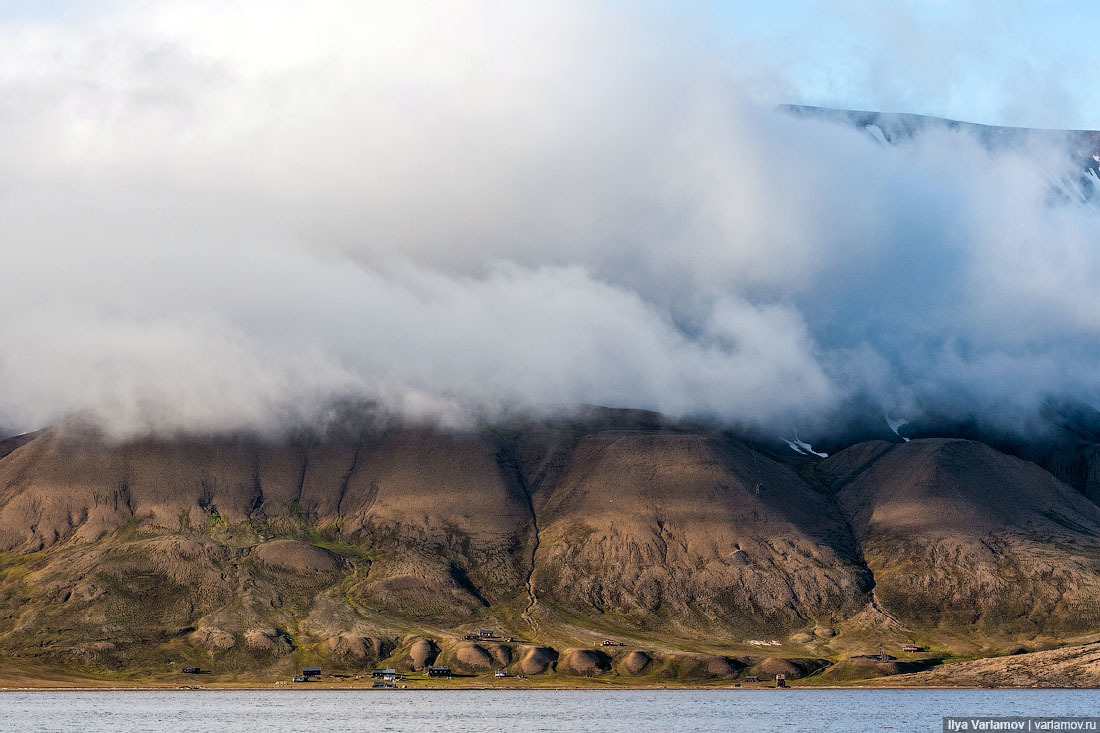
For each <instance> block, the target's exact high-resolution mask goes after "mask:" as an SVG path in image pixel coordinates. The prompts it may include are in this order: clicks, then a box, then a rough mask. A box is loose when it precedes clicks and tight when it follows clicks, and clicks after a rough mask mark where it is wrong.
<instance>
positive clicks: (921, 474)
mask: <svg viewBox="0 0 1100 733" xmlns="http://www.w3.org/2000/svg"><path fill="white" fill-rule="evenodd" d="M764 445H765V444H764V443H763V442H754V441H749V440H747V439H744V438H741V439H738V438H737V437H734V436H733V435H732V434H730V433H727V432H724V431H720V430H714V429H708V428H703V427H699V426H695V425H691V424H684V423H676V422H673V421H666V420H663V419H660V418H659V417H657V416H653V415H651V414H647V413H639V412H616V411H605V412H602V413H598V414H597V413H594V414H590V415H588V416H587V417H585V418H583V419H578V420H574V421H546V422H541V423H534V422H532V423H525V424H521V425H510V426H497V427H494V428H484V429H479V430H473V431H467V432H453V431H452V432H448V431H442V430H439V429H431V428H424V427H400V426H392V425H389V426H378V425H373V424H371V423H369V422H367V423H365V424H364V425H360V426H355V427H354V429H352V428H347V427H345V428H343V429H340V430H334V431H332V433H331V434H328V435H325V436H301V437H299V438H295V439H288V440H283V441H279V442H269V441H264V440H260V439H258V438H250V437H222V438H214V437H211V438H204V439H198V438H189V439H184V438H180V439H165V440H153V439H146V440H138V441H132V442H126V443H110V442H107V441H105V440H103V439H101V438H98V437H97V436H95V435H94V434H90V433H87V432H82V431H80V430H76V429H67V428H59V429H51V430H46V431H43V432H41V433H37V434H32V435H27V436H21V437H19V438H17V439H12V440H9V441H5V442H3V443H0V446H3V450H2V451H0V455H2V457H0V679H3V678H4V676H5V675H8V676H11V675H14V674H15V672H14V671H12V670H24V672H23V674H25V670H26V669H27V665H32V666H33V668H34V669H38V670H54V673H57V674H60V672H56V671H57V670H65V674H70V673H71V674H73V675H78V676H79V677H80V679H87V678H98V679H103V678H110V679H118V678H119V677H122V678H127V677H129V678H133V679H139V680H168V681H172V680H175V679H179V677H178V672H176V671H173V670H179V669H182V668H183V667H196V666H197V667H201V668H204V669H210V670H212V671H213V672H214V673H216V674H217V675H219V676H218V677H216V679H218V680H223V681H227V680H238V681H248V680H252V681H261V680H269V679H274V678H278V677H280V676H285V675H288V674H290V672H291V671H292V670H293V669H295V668H297V667H299V666H301V665H302V664H308V663H316V664H321V665H323V666H324V667H325V668H326V669H328V670H336V671H339V670H344V671H346V672H347V673H353V672H358V671H361V670H363V669H365V668H369V667H371V666H372V665H375V664H384V665H387V666H394V667H396V668H398V669H405V670H413V669H418V668H423V667H424V666H425V665H426V664H428V663H430V662H433V661H438V662H441V663H447V664H449V665H451V666H452V667H454V668H455V669H456V670H461V671H463V672H465V673H469V674H478V673H482V674H484V673H487V672H489V671H491V670H492V669H496V668H506V669H508V670H510V671H511V672H524V673H526V674H534V673H545V674H548V675H550V676H551V679H556V678H558V677H560V678H561V679H563V680H564V679H573V678H575V677H577V676H589V675H606V676H609V678H612V679H617V678H623V679H630V680H633V681H635V682H642V683H654V684H655V683H662V684H664V683H667V682H673V681H693V680H694V681H703V680H707V679H733V678H740V677H743V676H746V675H748V674H752V673H760V671H761V670H769V669H779V668H780V667H782V668H783V669H784V670H787V671H788V672H789V674H790V676H791V678H794V677H798V676H802V675H804V674H811V673H815V672H817V671H819V670H820V669H822V668H823V667H825V666H827V665H829V664H832V663H835V662H840V663H842V664H846V665H848V666H847V667H845V668H844V669H849V668H851V669H855V668H858V669H864V671H865V673H866V674H877V673H879V672H876V671H875V670H878V668H879V667H882V666H883V665H881V664H878V663H875V664H870V665H868V664H862V663H859V662H858V659H859V657H860V655H866V654H869V653H877V652H878V650H879V648H880V647H882V646H884V645H885V646H888V647H889V648H890V649H894V650H897V649H900V647H901V646H902V645H903V644H907V643H914V644H919V645H921V646H929V647H931V651H930V652H927V653H919V654H916V655H907V657H906V660H907V661H906V662H905V664H901V663H899V664H897V665H895V666H894V667H891V668H890V669H891V670H892V671H895V672H905V671H910V670H912V669H919V668H921V667H922V666H927V665H930V664H934V663H936V662H938V661H940V660H942V659H944V658H948V659H950V658H951V657H952V656H955V655H967V656H970V657H973V656H980V655H986V654H999V653H1004V652H1007V651H1009V650H1012V649H1016V648H1019V647H1021V646H1030V647H1033V648H1041V647H1042V646H1043V645H1046V646H1050V645H1060V644H1063V643H1068V642H1075V641H1088V640H1090V639H1089V636H1090V635H1094V634H1096V633H1097V630H1098V629H1100V606H1098V605H1097V603H1096V601H1095V599H1096V598H1097V597H1098V594H1097V590H1098V589H1100V507H1097V506H1096V505H1095V504H1094V503H1093V502H1092V501H1090V500H1089V499H1088V498H1087V497H1086V496H1085V495H1083V494H1082V493H1081V492H1080V491H1078V490H1076V489H1075V488H1073V487H1071V486H1069V485H1067V484H1066V483H1064V482H1062V481H1060V480H1058V479H1057V478H1055V476H1053V475H1052V474H1051V473H1050V472H1048V471H1046V470H1044V469H1043V468H1042V467H1040V466H1039V465H1037V464H1036V463H1033V462H1029V461H1025V460H1022V459H1020V458H1018V457H1015V456H1013V455H1008V454H1006V453H1003V452H1001V451H998V450H995V449H994V448H992V447H990V446H988V445H986V444H984V443H981V442H978V441H973V440H965V439H959V438H925V439H915V440H912V441H911V442H908V443H904V442H901V440H900V439H899V440H898V441H897V442H887V441H868V442H862V443H857V444H855V445H852V446H850V447H847V448H845V449H843V450H841V451H840V452H838V453H836V454H834V455H832V456H831V457H829V458H826V459H821V458H819V457H817V456H815V455H813V454H806V453H803V454H799V453H796V452H795V451H793V450H790V449H786V448H785V447H784V449H783V450H779V449H777V448H774V447H764ZM485 628H489V629H494V630H496V631H497V633H498V634H499V635H501V636H508V637H512V641H504V640H501V639H499V638H498V639H495V640H489V641H470V640H467V639H465V638H464V637H465V635H466V634H469V633H476V632H477V630H478V629H485ZM603 639H614V640H618V641H622V642H624V643H626V644H628V646H624V647H602V646H600V642H601V641H602V640H603ZM849 658H856V659H857V662H850V661H845V660H849ZM887 666H889V665H887ZM838 669H839V667H838ZM867 670H870V671H867ZM764 673H765V674H771V673H770V672H766V671H765V672H764ZM43 674H45V673H44V672H43ZM838 674H839V673H838ZM845 674H849V673H848V672H845Z"/></svg>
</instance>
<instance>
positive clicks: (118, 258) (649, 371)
mask: <svg viewBox="0 0 1100 733" xmlns="http://www.w3.org/2000/svg"><path fill="white" fill-rule="evenodd" d="M697 31H698V29H696V28H692V27H691V23H690V21H688V20H685V19H684V18H679V17H668V16H667V15H666V16H658V14H656V13H651V14H649V15H645V14H642V15H638V14H637V13H635V14H633V15H630V16H627V15H626V13H625V8H624V7H623V6H619V5H616V4H610V5H606V6H605V5H599V4H591V3H568V2H564V3H563V2H553V3H549V2H548V3H523V4H510V3H504V4H496V3H488V2H484V3H482V2H466V3H446V4H438V5H433V6H431V7H430V9H429V8H427V7H426V6H425V7H416V5H415V4H411V3H392V4H391V3H371V4H364V3H358V2H356V3H344V2H321V3H310V4H309V6H308V9H307V8H306V6H305V5H302V4H300V3H289V2H287V3H281V2H265V3H253V2H229V3H222V2H219V3H213V2H210V3H205V2H162V3H157V4H155V5H153V6H149V5H145V4H129V3H123V4H119V5H117V6H113V8H112V9H111V10H109V11H101V13H100V14H98V15H96V16H95V17H75V18H74V17H66V18H63V19H56V18H55V19H50V20H46V19H27V20H24V21H21V22H18V23H11V22H9V23H6V24H3V25H0V221H3V222H4V225H3V245H2V247H3V260H4V261H3V267H2V269H0V425H5V426H9V427H10V428H12V429H31V428H35V427H38V426H40V425H44V424H48V423H53V422H56V421H58V420H61V419H64V418H65V417H67V416H70V415H74V414H79V415H83V416H85V417H90V418H93V419H95V420H96V421H97V422H99V423H100V424H101V425H103V426H104V427H105V428H107V429H108V430H109V431H110V432H112V433H114V434H116V435H130V434H135V433H141V432H146V431H150V430H159V431H173V430H184V431H216V430H237V429H260V430H276V429H278V428H280V427H285V426H288V425H294V424H300V423H310V422H316V421H318V420H322V419H324V416H325V414H327V411H328V410H329V409H330V408H331V406H332V404H333V403H334V402H338V401H340V400H346V399H353V400H368V401H373V402H377V403H379V404H381V405H383V406H385V407H386V408H388V409H391V410H393V411H396V412H399V413H401V414H404V415H407V416H411V417H416V418H429V419H442V420H444V421H446V422H449V423H461V422H463V421H468V420H470V419H481V418H489V419H493V418H499V417H502V416H507V415H513V414H517V413H528V412H534V413H548V412H557V411H560V410H567V409H569V408H571V407H572V406H574V405H577V404H580V403H595V404H605V405H613V406H628V407H641V408H650V409H656V410H660V411H663V412H667V413H670V414H674V415H683V416H707V417H711V418H715V419H719V420H723V421H727V422H730V423H735V424H741V425H748V426H756V427H761V428H766V429H769V430H782V431H789V430H791V429H792V428H798V427H800V426H801V427H803V428H804V429H805V430H807V431H810V430H813V429H815V428H820V427H821V423H822V421H825V420H829V419H831V418H832V417H835V415H836V411H837V410H840V409H842V407H843V405H845V404H847V403H848V402H849V401H851V400H853V399H855V398H857V397H859V398H862V399H863V400H865V401H867V400H869V401H870V402H871V403H873V404H881V406H882V409H883V410H884V412H887V413H889V414H891V415H893V416H895V417H896V416H904V417H910V418H914V417H916V416H918V415H920V414H924V413H927V412H930V411H934V412H937V413H940V414H948V415H954V416H964V415H970V414H976V415H979V416H981V417H984V418H986V419H990V420H996V421H998V422H1002V423H1012V422H1013V421H1021V420H1026V419H1027V417H1028V416H1030V415H1031V414H1033V413H1034V412H1035V410H1036V409H1037V408H1038V407H1039V406H1040V405H1041V404H1042V403H1043V401H1044V400H1046V399H1048V398H1050V397H1063V396H1068V397H1072V398H1074V399H1079V400H1083V401H1085V402H1090V403H1094V404H1095V403H1096V401H1097V399H1098V396H1100V370H1098V369H1097V368H1096V365H1097V363H1100V362H1098V358H1100V285H1098V283H1100V226H1098V225H1100V219H1098V218H1097V214H1096V211H1095V210H1094V209H1093V208H1092V205H1091V204H1089V203H1088V202H1087V201H1084V202H1082V201H1081V200H1080V199H1073V198H1070V199H1068V200H1066V199H1061V198H1058V197H1052V196H1051V182H1052V180H1057V179H1059V178H1060V177H1061V176H1062V175H1063V174H1065V173H1066V172H1067V171H1070V170H1073V169H1074V168H1075V167H1076V168H1079V167H1080V165H1081V161H1080V160H1073V159H1071V158H1070V156H1069V155H1068V154H1067V153H1066V151H1065V150H1064V149H1062V148H1060V147H1059V146H1057V145H1050V144H1047V143H1043V142H1041V141H1040V142H1036V143H1035V144H1028V145H1021V146H1017V147H1013V148H1011V149H1005V150H998V151H993V152H991V151H989V150H988V149H987V148H986V147H984V146H983V145H982V144H980V142H979V141H978V140H976V139H974V138H972V137H971V136H969V135H968V134H966V133H964V132H951V131H948V130H930V131H926V132H924V133H923V134H921V135H919V136H918V137H916V138H915V139H914V140H911V141H907V142H905V143H902V144H899V145H896V146H885V145H882V144H880V143H878V142H876V140H875V138H874V136H873V135H870V134H867V133H866V132H865V131H863V130H858V129H850V128H846V127H844V126H842V125H837V124H834V123H828V122H823V121H820V120H813V119H798V118H795V117H792V116H790V115H786V114H783V113H780V112H776V111H775V110H774V109H773V108H772V106H771V102H772V101H778V100H761V99H760V97H759V95H753V96H750V95H749V94H747V93H746V92H745V89H748V88H756V85H757V83H758V82H759V80H760V79H761V78H765V77H766V76H767V73H766V71H767V70H766V69H764V68H757V69H747V70H746V69H741V70H739V71H738V72H737V73H736V74H734V73H732V72H730V71H729V70H728V68H726V67H727V66H728V63H720V60H721V59H726V60H727V61H728V58H729V53H730V49H727V48H722V47H720V46H719V45H718V44H717V43H715V44H713V45H707V44H699V43H698V42H697V41H698V38H699V37H701V34H699V33H698V32H697ZM765 101H766V102H767V104H765V103H764V102H765ZM1086 185H1091V184H1086Z"/></svg>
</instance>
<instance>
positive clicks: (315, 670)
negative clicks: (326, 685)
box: [302, 667, 321, 680]
mask: <svg viewBox="0 0 1100 733" xmlns="http://www.w3.org/2000/svg"><path fill="white" fill-rule="evenodd" d="M302 677H304V678H305V679H306V680H311V679H313V678H317V679H320V678H321V668H320V667H302Z"/></svg>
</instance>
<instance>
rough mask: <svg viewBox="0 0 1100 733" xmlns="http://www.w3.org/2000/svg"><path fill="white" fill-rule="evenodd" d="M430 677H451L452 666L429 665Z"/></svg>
mask: <svg viewBox="0 0 1100 733" xmlns="http://www.w3.org/2000/svg"><path fill="white" fill-rule="evenodd" d="M428 676H429V677H450V676H451V668H450V667H448V666H446V665H442V664H433V665H431V666H430V667H428Z"/></svg>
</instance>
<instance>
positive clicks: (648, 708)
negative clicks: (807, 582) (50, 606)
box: [0, 690, 1100, 733]
mask: <svg viewBox="0 0 1100 733" xmlns="http://www.w3.org/2000/svg"><path fill="white" fill-rule="evenodd" d="M944 715H1060V716H1067V715H1073V716H1077V715H1088V716H1098V715H1100V692H1095V691H1087V690H1084V691H1079V690H1073V691H1065V690H1022V691H1006V690H976V691H975V690H786V691H783V690H715V691H705V692H700V691H694V690H691V691H689V690H684V691H676V690H661V691H557V690H542V691H537V690H532V691H500V692H494V691H453V692H451V691H430V692H429V691H414V690H401V691H395V692H389V691H387V692H382V691H354V692H341V691H317V692H300V691H270V692H269V691H263V692H223V691H202V692H176V691H172V692H5V693H0V730H4V731H9V730H12V731H20V732H23V731H65V732H66V733H71V732H72V731H79V732H81V733H95V732H96V731H219V732H221V733H229V732H231V731H294V732H295V733H302V732H303V731H308V732H309V733H314V732H316V733H321V732H323V731H359V730H361V731H372V732H375V731H417V733H428V732H431V731H447V732H448V733H463V732H465V731H511V730H515V731H524V732H525V733H527V732H529V731H613V732H614V731H629V732H630V733H640V732H643V731H846V732H851V733H862V732H864V731H940V730H941V729H942V722H941V718H942V716H944Z"/></svg>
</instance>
